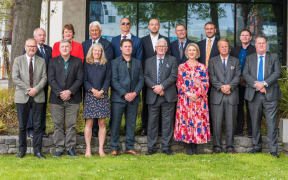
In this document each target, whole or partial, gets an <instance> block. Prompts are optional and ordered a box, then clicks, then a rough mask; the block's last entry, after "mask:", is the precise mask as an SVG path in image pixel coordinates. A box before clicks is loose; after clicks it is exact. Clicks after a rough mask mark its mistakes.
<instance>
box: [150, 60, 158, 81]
mask: <svg viewBox="0 0 288 180" xmlns="http://www.w3.org/2000/svg"><path fill="white" fill-rule="evenodd" d="M154 57H155V58H154V59H153V61H152V62H151V66H152V69H153V71H152V73H153V74H152V77H154V78H155V79H154V81H155V82H157V56H154Z"/></svg>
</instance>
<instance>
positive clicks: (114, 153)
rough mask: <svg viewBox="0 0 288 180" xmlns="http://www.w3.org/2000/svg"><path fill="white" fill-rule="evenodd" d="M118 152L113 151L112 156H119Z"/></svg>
mask: <svg viewBox="0 0 288 180" xmlns="http://www.w3.org/2000/svg"><path fill="white" fill-rule="evenodd" d="M118 155H119V154H118V151H116V150H114V151H111V156H118Z"/></svg>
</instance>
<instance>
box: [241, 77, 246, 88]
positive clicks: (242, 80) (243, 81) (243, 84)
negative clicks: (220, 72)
mask: <svg viewBox="0 0 288 180" xmlns="http://www.w3.org/2000/svg"><path fill="white" fill-rule="evenodd" d="M240 85H241V86H246V81H245V80H244V79H243V77H240Z"/></svg>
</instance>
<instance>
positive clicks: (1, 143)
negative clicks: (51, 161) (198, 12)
mask: <svg viewBox="0 0 288 180" xmlns="http://www.w3.org/2000/svg"><path fill="white" fill-rule="evenodd" d="M223 139H224V138H223ZM262 140H263V152H269V145H268V143H267V137H263V138H262ZM120 141H121V148H122V152H123V150H124V149H125V137H123V136H121V137H120ZM222 143H223V146H224V147H225V141H224V140H223V142H222ZM234 144H235V149H236V151H237V152H239V153H246V152H248V151H249V150H251V149H252V139H251V138H248V137H238V136H237V137H235V139H234ZM18 146H19V143H18V136H0V154H14V153H17V152H18ZM91 147H92V153H97V152H98V139H97V138H94V137H93V138H92V141H91ZM109 147H110V137H109V136H107V138H106V142H105V146H104V148H105V152H107V153H109V152H110V149H109ZM157 147H158V149H159V152H160V149H161V141H160V138H159V140H158V142H157ZM171 149H172V150H173V151H174V152H183V153H185V146H184V144H183V143H180V142H172V144H171ZM135 150H136V151H137V152H139V153H145V152H147V138H146V136H145V137H143V136H136V137H135ZM198 151H199V153H211V152H212V142H209V143H207V144H203V145H199V146H198ZM31 152H33V148H32V139H31V138H28V140H27V153H31ZM43 152H44V153H54V152H55V147H54V144H53V138H52V137H51V136H50V137H49V138H43ZM76 152H77V153H80V154H84V153H85V140H84V137H83V136H77V146H76ZM279 152H288V144H283V143H282V142H279Z"/></svg>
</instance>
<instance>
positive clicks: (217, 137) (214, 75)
mask: <svg viewBox="0 0 288 180" xmlns="http://www.w3.org/2000/svg"><path fill="white" fill-rule="evenodd" d="M218 49H219V52H220V55H218V56H215V57H213V58H212V59H211V60H210V61H209V68H208V71H209V77H210V83H211V93H210V105H211V109H210V110H211V114H212V123H213V153H220V152H221V150H222V146H221V138H222V122H223V119H225V125H226V128H225V130H226V133H225V135H226V152H227V153H235V149H234V146H233V141H234V137H233V128H234V122H236V118H237V105H238V103H239V97H238V96H239V90H238V84H239V82H240V75H241V69H240V63H239V60H238V59H236V58H235V57H232V56H229V42H228V40H226V39H220V40H219V41H218Z"/></svg>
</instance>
